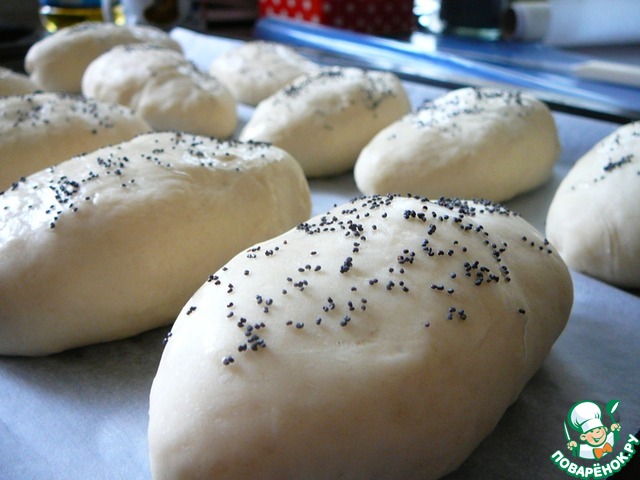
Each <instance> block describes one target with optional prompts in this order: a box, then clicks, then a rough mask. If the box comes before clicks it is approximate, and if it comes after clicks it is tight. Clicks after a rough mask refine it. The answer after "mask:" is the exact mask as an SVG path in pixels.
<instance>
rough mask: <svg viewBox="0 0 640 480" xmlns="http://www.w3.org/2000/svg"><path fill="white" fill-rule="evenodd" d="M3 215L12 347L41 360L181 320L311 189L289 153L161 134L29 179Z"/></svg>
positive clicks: (294, 216)
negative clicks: (214, 274)
mask: <svg viewBox="0 0 640 480" xmlns="http://www.w3.org/2000/svg"><path fill="white" fill-rule="evenodd" d="M0 212H1V213H0V215H2V221H0V354H5V355H7V354H8V355H41V354H48V353H53V352H58V351H61V350H64V349H68V348H71V347H76V346H80V345H86V344H91V343H95V342H103V341H108V340H113V339H118V338H123V337H126V336H129V335H134V334H136V333H139V332H142V331H145V330H147V329H150V328H154V327H157V326H160V325H164V324H167V323H169V322H170V321H172V320H173V319H175V317H176V316H177V314H178V313H179V311H180V308H181V307H182V305H183V304H184V302H185V301H186V300H187V299H188V298H189V296H190V295H191V294H192V293H193V292H194V290H195V289H196V288H197V287H198V286H199V285H200V284H201V283H202V282H203V281H204V279H206V278H207V275H208V274H209V273H210V272H211V271H214V270H216V269H217V268H219V267H220V266H221V265H223V264H224V263H225V262H226V261H228V260H229V259H230V258H231V257H232V256H233V255H235V254H236V253H237V252H238V251H240V250H242V249H243V248H246V247H247V246H249V245H252V244H253V243H255V242H256V241H260V240H264V239H267V238H271V237H273V236H274V235H276V234H279V233H281V232H283V231H285V230H287V229H289V228H291V227H293V226H294V225H296V224H297V223H299V222H301V221H303V220H305V219H306V218H308V216H309V214H310V196H309V189H308V185H307V182H306V179H305V177H304V174H303V172H302V170H301V169H300V167H299V165H298V164H297V163H296V162H295V160H293V159H292V158H291V157H290V156H289V155H288V154H287V153H286V152H283V151H282V150H280V149H277V148H274V147H270V146H268V145H263V144H241V143H237V142H236V143H230V142H218V141H216V140H213V139H211V138H206V137H198V136H192V135H181V134H174V133H155V134H146V135H141V136H138V137H136V138H134V139H133V140H131V141H129V142H126V143H121V144H118V145H115V146H112V147H108V148H104V149H100V150H97V151H95V152H93V153H91V154H88V155H85V156H79V157H75V158H73V159H71V160H68V161H67V162H64V163H61V164H59V165H58V166H56V167H52V168H50V169H47V170H44V171H40V172H38V173H36V174H34V175H32V176H30V177H28V178H27V179H26V180H25V181H24V182H20V183H19V184H17V185H16V186H15V188H12V189H11V190H10V191H7V192H4V194H2V195H0Z"/></svg>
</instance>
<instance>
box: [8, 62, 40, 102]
mask: <svg viewBox="0 0 640 480" xmlns="http://www.w3.org/2000/svg"><path fill="white" fill-rule="evenodd" d="M36 90H38V86H37V85H36V84H35V83H33V82H32V81H31V79H30V78H29V77H27V76H26V75H23V74H22V73H18V72H14V71H13V70H11V69H9V68H4V67H0V97H3V96H6V95H24V94H26V93H33V92H35V91H36ZM1 111H2V110H0V112H1Z"/></svg>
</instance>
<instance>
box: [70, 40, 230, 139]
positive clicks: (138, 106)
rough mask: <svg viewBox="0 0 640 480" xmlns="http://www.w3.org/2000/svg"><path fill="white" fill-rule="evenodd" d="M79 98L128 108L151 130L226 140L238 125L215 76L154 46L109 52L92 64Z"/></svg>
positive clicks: (115, 49)
mask: <svg viewBox="0 0 640 480" xmlns="http://www.w3.org/2000/svg"><path fill="white" fill-rule="evenodd" d="M82 93H83V94H84V95H85V96H87V97H92V98H96V99H98V100H101V101H105V102H115V103H119V104H122V105H126V106H128V107H130V108H132V109H133V110H134V111H135V112H136V113H137V114H138V115H140V116H141V117H143V118H144V119H145V120H146V121H147V122H149V124H150V125H151V126H152V127H153V128H154V130H157V131H162V130H175V131H182V132H188V133H194V134H198V135H209V136H213V137H217V138H227V137H229V136H231V134H232V133H233V132H234V131H235V128H236V125H237V123H238V116H237V112H236V101H235V99H234V98H233V97H232V96H231V93H230V92H229V90H227V88H226V87H225V86H224V85H223V84H222V83H220V82H219V81H218V80H217V79H216V78H215V77H212V76H211V75H208V74H206V73H203V72H201V71H199V70H198V69H197V68H196V67H195V65H193V64H192V63H191V62H189V61H188V60H187V59H186V58H185V57H184V56H183V55H182V54H181V53H179V52H176V51H174V50H171V49H168V48H164V47H157V46H155V45H146V44H138V45H123V46H119V47H114V48H113V49H111V50H110V51H109V52H107V53H105V54H103V55H101V56H100V57H98V58H97V59H96V60H94V61H93V62H91V64H90V65H89V67H87V70H86V71H85V74H84V76H83V78H82Z"/></svg>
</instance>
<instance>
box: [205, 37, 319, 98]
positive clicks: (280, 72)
mask: <svg viewBox="0 0 640 480" xmlns="http://www.w3.org/2000/svg"><path fill="white" fill-rule="evenodd" d="M318 68H319V66H318V65H317V64H316V63H314V62H312V61H310V60H307V59H306V58H305V57H303V56H302V55H300V54H299V53H298V52H296V51H295V50H294V49H293V48H291V47H289V46H287V45H283V44H279V43H274V42H266V41H262V40H255V41H251V42H245V43H243V44H241V45H239V46H238V47H236V48H233V49H231V50H229V51H227V52H224V53H223V54H221V55H219V56H217V57H216V58H215V59H214V60H213V62H212V63H211V66H210V68H209V73H211V74H212V75H213V76H215V77H216V78H218V79H219V80H220V81H221V82H222V83H224V84H225V85H226V87H227V88H228V89H229V91H230V92H231V94H232V95H233V96H234V97H235V99H236V100H237V101H238V102H241V103H246V104H248V105H253V106H255V105H258V103H260V102H261V101H262V100H265V99H266V98H267V97H269V96H271V95H273V94H274V93H276V92H277V91H278V90H280V89H281V88H283V87H284V86H286V85H287V84H288V83H289V82H290V81H292V80H293V79H295V78H296V77H298V76H300V75H302V74H303V73H308V72H312V71H314V70H317V69H318Z"/></svg>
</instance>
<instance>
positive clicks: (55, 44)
mask: <svg viewBox="0 0 640 480" xmlns="http://www.w3.org/2000/svg"><path fill="white" fill-rule="evenodd" d="M131 43H154V44H157V45H162V46H164V47H167V48H172V49H174V50H176V51H182V48H181V47H180V45H179V44H178V42H176V41H175V40H173V39H172V38H171V37H170V36H169V35H168V34H167V33H166V32H164V31H162V30H160V29H158V28H155V27H151V26H146V25H136V26H132V25H127V26H119V25H115V24H112V23H98V22H85V23H80V24H77V25H73V26H71V27H66V28H62V29H60V30H58V31H57V32H56V33H54V34H52V35H49V36H46V37H44V38H43V39H42V40H39V41H38V42H36V43H35V44H33V46H32V47H31V48H30V49H29V51H28V52H27V55H26V58H25V70H26V72H27V73H29V74H30V76H31V80H32V81H33V82H34V83H35V84H36V85H38V86H40V87H41V88H42V89H43V90H47V91H51V92H67V93H80V91H81V82H82V75H83V73H84V70H85V69H86V68H87V66H88V65H89V64H90V63H91V62H92V61H93V60H95V59H96V58H97V57H98V56H100V55H102V54H103V53H104V52H106V51H108V50H109V49H111V48H113V47H114V46H116V45H125V44H131Z"/></svg>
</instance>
